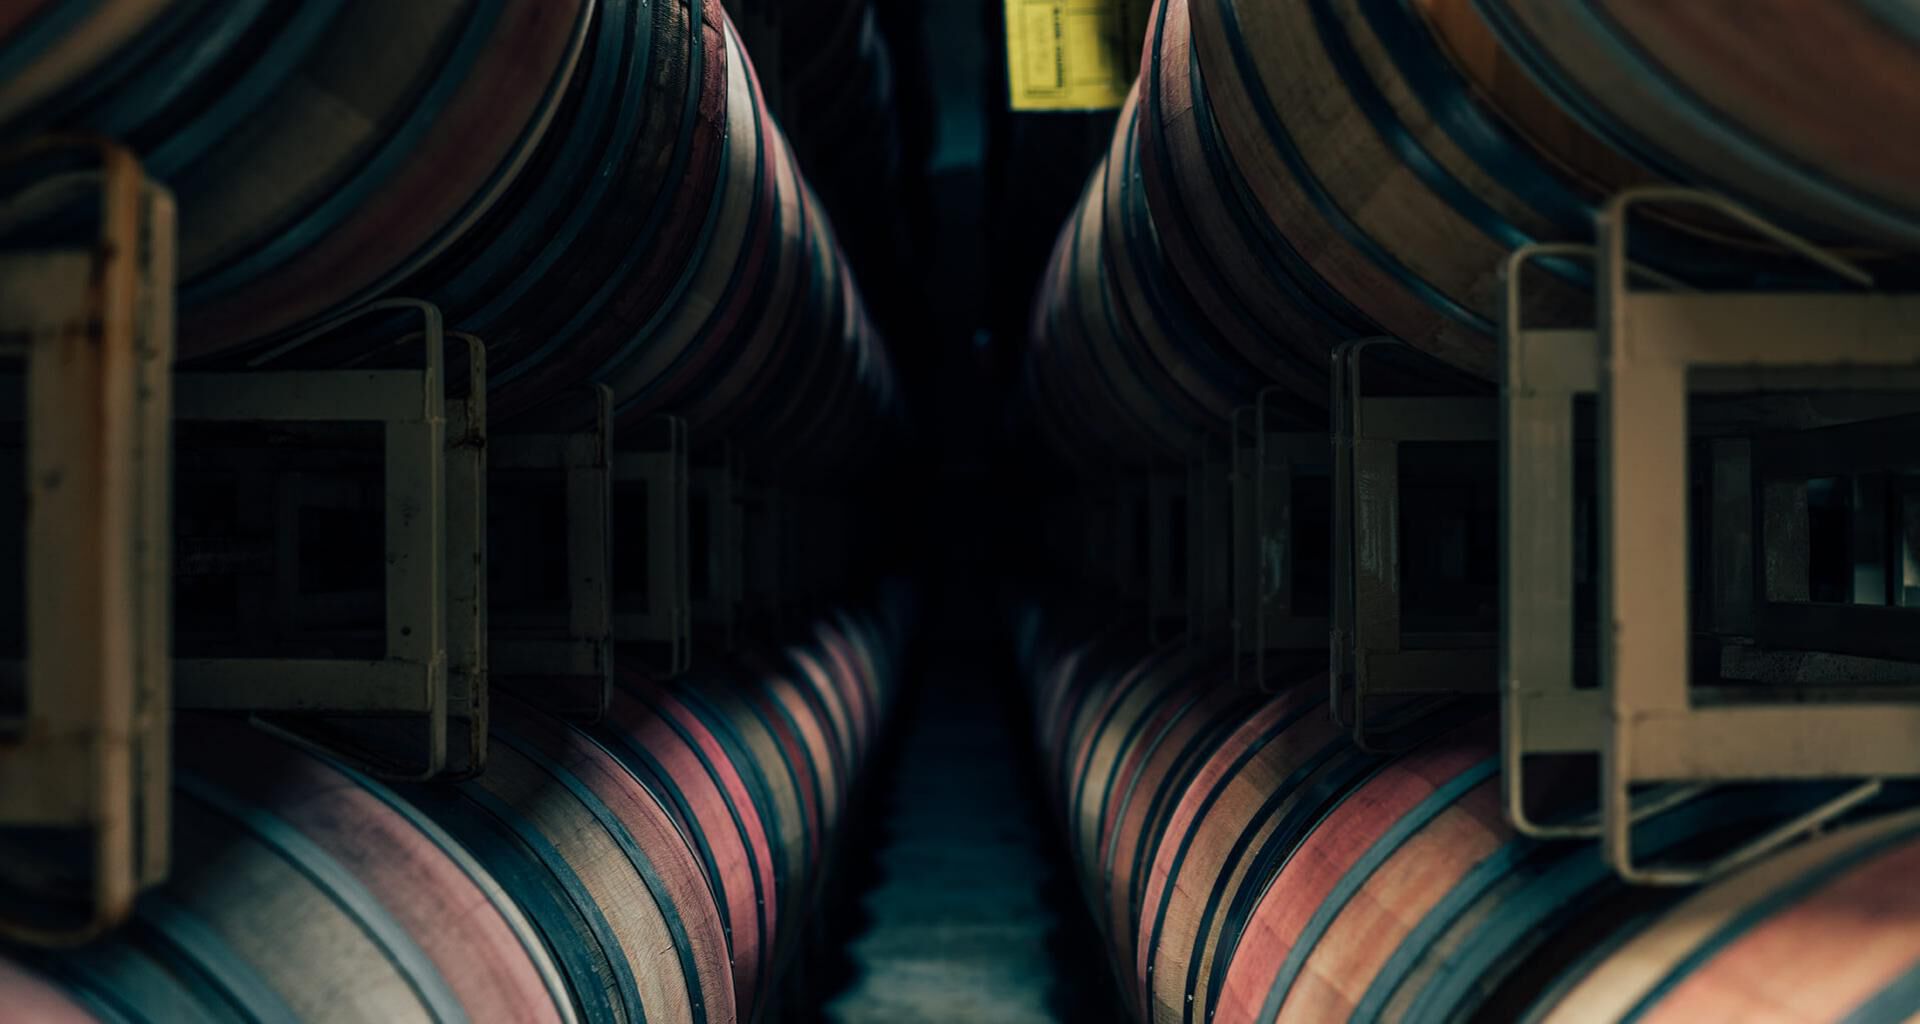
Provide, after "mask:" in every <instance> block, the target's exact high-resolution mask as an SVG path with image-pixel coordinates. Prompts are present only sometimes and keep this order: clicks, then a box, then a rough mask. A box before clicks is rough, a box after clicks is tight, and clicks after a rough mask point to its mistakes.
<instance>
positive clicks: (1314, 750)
mask: <svg viewBox="0 0 1920 1024" xmlns="http://www.w3.org/2000/svg"><path fill="white" fill-rule="evenodd" d="M1377 760H1378V759H1377V758H1375V757H1372V756H1370V755H1367V754H1364V753H1362V752H1360V751H1359V750H1357V749H1355V748H1354V747H1353V746H1352V744H1351V742H1350V741H1349V740H1348V738H1347V735H1346V732H1345V730H1343V729H1341V728H1340V727H1339V725H1338V724H1336V723H1335V722H1334V721H1333V719H1332V716H1331V715H1329V714H1327V708H1326V694H1325V687H1324V686H1314V685H1311V684H1307V685H1302V686H1300V687H1296V688H1293V689H1290V690H1287V691H1285V692H1283V693H1281V694H1280V695H1279V696H1278V697H1276V698H1275V699H1273V700H1271V701H1268V702H1267V703H1266V704H1265V705H1263V706H1262V707H1261V708H1260V709H1259V710H1258V711H1256V712H1255V713H1254V715H1253V716H1252V717H1251V718H1248V719H1246V720H1245V721H1243V722H1241V723H1238V724H1237V727H1236V728H1235V729H1234V730H1233V731H1232V733H1231V734H1229V735H1228V736H1226V737H1225V738H1224V740H1223V741H1222V742H1221V743H1220V745H1219V746H1218V747H1216V748H1214V749H1213V750H1212V751H1209V753H1208V755H1207V757H1206V759H1205V761H1204V762H1203V763H1202V765H1201V767H1200V769H1199V770H1198V771H1197V772H1195V773H1194V775H1193V778H1192V781H1191V782H1189V783H1188V784H1187V785H1186V787H1184V790H1183V792H1182V793H1181V794H1180V796H1179V798H1178V800H1177V801H1176V802H1175V803H1174V807H1173V811H1172V813H1171V814H1170V815H1169V816H1168V818H1167V821H1166V824H1165V826H1164V828H1163V829H1162V830H1161V835H1160V841H1159V843H1158V845H1157V847H1156V848H1155V849H1154V850H1153V851H1152V852H1151V854H1150V855H1149V860H1148V863H1149V864H1150V865H1151V867H1150V868H1149V869H1148V873H1147V875H1146V884H1145V886H1144V888H1143V890H1142V894H1143V898H1142V900H1141V904H1140V906H1141V915H1140V921H1139V927H1138V941H1137V943H1136V948H1135V952H1134V971H1135V975H1134V981H1135V984H1137V985H1138V986H1139V987H1140V1000H1141V1001H1140V1005H1141V1006H1143V1007H1145V1008H1146V1014H1145V1016H1146V1019H1148V1020H1151V1021H1155V1022H1166V1021H1177V1020H1187V1019H1191V1018H1189V1017H1188V1014H1190V1013H1191V1012H1193V1007H1194V1006H1195V1005H1196V1004H1197V1005H1199V1006H1201V1007H1205V1006H1207V1005H1209V1004H1208V1003H1207V1002H1206V1000H1207V999H1208V998H1209V996H1210V986H1211V982H1212V966H1213V964H1214V962H1215V958H1216V956H1218V955H1219V951H1220V946H1219V944H1220V942H1221V937H1222V934H1223V933H1224V932H1226V931H1227V929H1228V927H1229V925H1230V924H1231V922H1232V919H1233V915H1234V910H1235V909H1236V908H1237V907H1238V906H1239V905H1240V904H1242V903H1243V902H1244V901H1245V900H1246V895H1245V894H1246V893H1247V892H1248V891H1249V890H1252V891H1258V890H1259V889H1260V888H1262V887H1263V875H1264V874H1265V872H1266V871H1267V870H1270V869H1269V867H1268V866H1269V865H1270V864H1271V863H1272V862H1273V860H1274V859H1275V858H1277V857H1282V856H1284V855H1285V853H1286V852H1288V851H1290V850H1291V849H1292V847H1293V845H1294V844H1295V843H1296V842H1298V840H1299V838H1300V837H1301V836H1302V835H1303V834H1304V832H1305V830H1306V829H1307V828H1308V827H1310V826H1311V824H1312V822H1313V821H1315V820H1317V818H1318V817H1319V816H1320V815H1321V814H1324V813H1325V812H1326V810H1327V808H1328V807H1329V806H1331V805H1332V804H1333V803H1336V802H1337V801H1338V800H1339V799H1340V797H1341V796H1342V795H1344V793H1345V791H1346V790H1347V789H1348V788H1349V787H1351V786H1352V785H1353V784H1354V783H1355V781H1356V780H1357V779H1359V778H1361V777H1364V775H1365V773H1367V772H1368V771H1369V770H1370V769H1371V768H1372V767H1373V766H1374V764H1375V763H1376V762H1377Z"/></svg>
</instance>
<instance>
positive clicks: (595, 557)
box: [489, 384, 614, 721]
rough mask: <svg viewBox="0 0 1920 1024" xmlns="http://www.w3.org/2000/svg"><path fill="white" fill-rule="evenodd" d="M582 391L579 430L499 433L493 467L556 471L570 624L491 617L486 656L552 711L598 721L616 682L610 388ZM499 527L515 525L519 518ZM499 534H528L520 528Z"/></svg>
mask: <svg viewBox="0 0 1920 1024" xmlns="http://www.w3.org/2000/svg"><path fill="white" fill-rule="evenodd" d="M576 397H577V398H578V399H579V401H580V405H581V407H582V410H581V413H580V415H578V416H576V417H575V420H576V422H577V423H578V428H577V429H574V430H571V431H566V432H556V431H541V432H537V433H525V434H519V433H502V434H499V435H496V436H495V437H494V439H493V443H492V446H491V448H492V456H491V457H492V460H493V468H494V469H496V470H507V471H519V472H535V473H540V474H543V475H545V476H551V477H553V478H554V480H555V483H556V484H557V485H558V487H559V489H560V490H561V491H562V492H563V493H564V495H565V499H564V500H565V504H566V514H565V517H564V522H565V528H564V535H563V536H561V537H560V538H557V540H558V543H557V544H554V547H556V548H557V549H558V550H556V551H555V552H554V554H555V555H556V557H558V558H559V559H561V560H563V561H564V562H565V564H566V567H567V572H566V596H565V598H564V599H563V601H564V608H563V609H561V611H562V616H561V617H562V618H563V619H564V621H565V624H564V626H562V627H560V628H559V629H557V630H556V629H553V628H549V627H546V626H535V625H528V624H524V623H513V622H508V621H502V619H501V617H499V616H495V617H494V619H493V621H492V623H491V626H490V631H489V632H490V636H489V655H490V658H491V662H492V665H491V671H492V674H493V678H494V680H495V681H496V682H498V683H500V684H501V685H503V686H505V687H507V688H508V689H511V690H513V691H514V692H515V693H517V694H520V695H521V696H524V697H526V698H528V699H529V700H532V701H533V702H534V703H535V704H537V705H539V706H540V707H542V708H544V709H546V710H547V711H550V712H552V713H554V714H557V715H562V716H565V717H569V718H575V719H581V720H587V721H597V720H598V719H599V718H600V717H601V716H602V715H604V714H606V710H607V705H608V702H609V700H610V699H611V697H612V691H613V611H612V608H613V583H612V575H613V572H612V569H613V511H612V509H613V462H614V454H613V451H614V437H613V391H612V389H610V388H608V387H607V386H606V385H604V384H592V385H588V386H587V387H585V388H582V389H581V390H580V391H579V392H578V393H577V394H576ZM502 526H503V528H505V529H508V530H513V524H505V523H503V524H502ZM499 540H501V541H507V540H511V541H513V542H515V543H523V542H526V541H527V538H526V537H525V536H524V535H523V534H521V533H520V532H518V531H515V532H514V537H512V538H499ZM554 540H555V538H546V542H548V543H552V542H553V541H554Z"/></svg>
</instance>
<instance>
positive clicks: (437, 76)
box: [0, 0, 594, 358]
mask: <svg viewBox="0 0 1920 1024" xmlns="http://www.w3.org/2000/svg"><path fill="white" fill-rule="evenodd" d="M48 6H49V8H50V9H49V10H48V11H47V12H44V13H43V14H42V15H40V16H39V17H38V18H36V19H35V24H34V25H30V26H29V27H30V28H34V27H37V28H39V29H41V30H42V31H44V32H48V33H52V34H54V35H56V36H57V38H56V39H55V40H53V41H52V43H51V45H50V46H49V47H48V48H47V49H46V50H45V51H44V52H43V54H42V59H41V60H40V61H38V62H35V63H34V64H33V65H32V66H30V67H28V68H26V69H23V70H21V71H19V72H18V73H17V74H16V75H14V76H8V75H0V90H5V91H7V93H8V94H12V92H13V91H15V90H17V89H19V88H20V87H22V85H23V83H24V84H25V89H26V91H36V90H34V89H33V87H32V85H31V83H32V82H33V81H34V80H35V78H36V74H37V73H38V72H49V73H53V74H57V75H59V76H60V77H61V78H62V80H63V85H62V87H60V88H58V89H53V90H37V91H38V92H39V93H40V97H39V98H40V102H38V103H36V104H33V105H32V106H31V107H27V106H25V104H24V103H23V104H22V106H21V107H20V108H16V109H15V110H14V113H15V115H16V116H12V117H9V116H8V105H7V104H6V102H5V101H4V100H0V134H5V135H7V136H8V137H20V136H23V135H25V134H27V133H30V132H34V131H40V130H46V129H49V128H56V129H58V130H62V131H76V130H77V131H90V132H95V133H98V134H102V135H106V136H109V137H112V138H116V139H119V140H122V141H125V142H126V143H128V144H129V145H130V146H132V147H133V148H134V149H135V150H136V151H137V152H138V153H139V154H140V157H141V160H142V164H143V167H144V168H145V170H146V171H147V172H148V173H149V174H151V175H153V176H154V177H156V178H157V179H159V180H160V181H162V182H164V183H165V184H166V185H167V186H168V187H169V188H171V189H172V191H173V193H174V195H175V197H176V199H177V201H178V203H179V209H180V225H181V229H180V278H181V291H180V307H181V327H180V337H179V348H180V352H181V354H182V356H183V358H192V357H196V356H202V355H207V354H210V353H213V352H217V351H220V350H223V349H228V348H231V347H232V346H234V345H237V344H241V343H244V342H248V341H252V340H253V339H256V338H259V337H261V336H264V335H268V334H272V333H274V332H276V331H279V330H282V329H284V328H288V327H291V326H292V325H294V324H297V323H299V322H301V321H304V320H307V319H309V318H312V317H317V316H321V315H325V314H327V313H330V312H337V311H339V310H340V309H343V308H345V307H347V306H349V305H352V304H354V303H356V302H358V301H364V300H365V299H368V298H372V297H374V296H375V295H377V294H379V293H380V292H382V291H385V290H388V289H390V288H391V287H392V286H393V285H395V284H396V283H397V282H398V281H399V280H400V279H401V278H402V277H403V276H405V275H406V274H407V273H409V272H411V271H413V270H415V269H417V268H419V267H421V266H423V265H425V264H426V262H427V261H429V260H430V259H431V258H433V257H434V256H435V255H436V254H439V253H442V252H444V251H445V250H446V249H447V247H448V246H449V245H451V244H452V243H453V242H454V241H455V240H456V239H458V238H459V237H461V236H462V234H463V233H465V232H466V231H468V230H469V229H470V228H472V227H473V225H474V224H475V223H476V222H477V221H478V220H479V219H480V218H481V217H483V216H484V215H485V214H486V213H487V212H488V211H489V210H491V209H493V208H494V207H495V206H496V204H498V202H499V201H500V199H501V197H502V196H503V195H504V194H505V193H506V192H507V189H508V187H509V186H510V185H511V184H512V183H513V182H514V180H515V179H516V178H517V177H518V176H519V174H520V172H521V171H522V170H523V169H524V168H525V167H526V165H527V164H528V162H529V161H530V160H532V159H533V155H534V152H535V150H536V149H537V148H538V147H539V145H540V144H541V142H542V141H543V140H544V139H545V138H546V137H547V134H548V129H549V127H550V126H551V125H552V123H553V121H554V118H555V114H556V113H557V111H558V110H559V107H560V105H561V99H562V97H563V96H564V95H565V94H566V92H567V89H568V86H569V83H570V82H572V80H573V77H574V71H575V69H576V67H577V65H578V64H579V62H580V60H581V57H582V54H583V52H584V49H585V46H586V43H587V39H588V35H589V27H590V22H591V20H592V16H593V12H594V6H593V5H592V4H589V3H583V2H579V0H563V2H560V3H543V2H537V0H430V2H425V3H408V4H391V3H383V2H378V0H350V2H345V3H341V2H327V3H313V4H299V5H277V4H259V3H226V4H195V3H179V2H175V3H169V4H152V3H128V2H113V3H106V4H98V5H96V4H91V3H87V2H84V0H81V2H66V3H59V4H52V5H48ZM90 7H95V8H98V9H97V10H95V11H93V12H92V13H91V14H89V15H86V16H82V17H79V18H78V19H65V20H64V21H63V20H62V15H63V14H64V12H66V11H71V10H77V9H84V8H90ZM136 17H137V19H138V27H137V30H134V28H133V25H134V22H133V21H132V20H130V19H135V18H136ZM83 55H84V56H83ZM53 65H57V66H58V67H57V68H56V67H53Z"/></svg>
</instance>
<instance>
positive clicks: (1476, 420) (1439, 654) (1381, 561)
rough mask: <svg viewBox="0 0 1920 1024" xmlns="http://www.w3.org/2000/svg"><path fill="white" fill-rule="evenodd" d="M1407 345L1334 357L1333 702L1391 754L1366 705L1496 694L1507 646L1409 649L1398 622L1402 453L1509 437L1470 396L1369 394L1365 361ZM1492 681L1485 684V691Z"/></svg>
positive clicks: (1487, 403) (1343, 719) (1346, 721)
mask: <svg viewBox="0 0 1920 1024" xmlns="http://www.w3.org/2000/svg"><path fill="white" fill-rule="evenodd" d="M1403 344H1404V343H1403V342H1401V341H1399V340H1398V339H1394V338H1386V337H1373V338H1361V339H1357V340H1354V341H1350V342H1347V343H1345V344H1343V345H1341V346H1340V347H1339V348H1337V349H1336V350H1335V351H1334V355H1333V372H1332V384H1333V392H1332V412H1333V530H1334V533H1333V621H1332V624H1331V632H1330V646H1331V648H1332V663H1331V666H1330V669H1329V671H1328V673H1327V677H1328V687H1329V693H1328V706H1329V707H1330V708H1331V709H1332V713H1333V717H1334V721H1336V722H1337V723H1339V724H1340V725H1341V726H1343V727H1345V728H1348V729H1351V730H1352V733H1353V739H1354V742H1355V743H1356V744H1358V745H1359V746H1360V747H1361V749H1363V750H1369V751H1380V752H1386V751H1391V750H1392V749H1394V744H1393V743H1391V741H1390V740H1391V735H1390V730H1386V729H1376V728H1375V723H1373V722H1372V721H1371V719H1370V717H1369V714H1368V708H1369V706H1370V705H1371V704H1372V703H1373V702H1374V701H1376V700H1380V699H1383V698H1410V697H1412V698H1417V697H1430V696H1436V695H1442V694H1457V693H1479V692H1492V690H1493V686H1494V679H1495V673H1496V667H1497V657H1498V640H1497V639H1496V638H1495V637H1494V636H1492V635H1491V634H1481V633H1477V632H1471V633H1457V634H1451V633H1450V634H1429V636H1428V640H1429V641H1432V640H1435V639H1439V640H1444V641H1446V642H1447V643H1446V644H1445V645H1440V646H1433V645H1429V646H1422V647H1409V646H1407V638H1406V635H1405V632H1404V630H1403V627H1402V617H1401V606H1400V604H1401V602H1400V598H1401V582H1402V581H1401V578H1400V577H1401V569H1400V445H1401V444H1403V443H1409V442H1434V441H1438V442H1450V441H1466V442H1485V443H1487V444H1489V445H1491V444H1493V443H1495V442H1497V441H1498V440H1499V437H1500V430H1499V419H1498V413H1499V410H1498V406H1497V405H1496V403H1495V402H1494V401H1493V400H1491V399H1482V398H1472V397H1413V398H1401V397H1370V396H1368V395H1366V393H1365V388H1364V378H1365V373H1364V359H1365V357H1366V354H1367V353H1368V352H1369V351H1370V350H1372V349H1375V348H1379V347H1382V346H1388V345H1393V346H1399V345H1403ZM1483 683H1484V686H1483V685H1482V684H1483Z"/></svg>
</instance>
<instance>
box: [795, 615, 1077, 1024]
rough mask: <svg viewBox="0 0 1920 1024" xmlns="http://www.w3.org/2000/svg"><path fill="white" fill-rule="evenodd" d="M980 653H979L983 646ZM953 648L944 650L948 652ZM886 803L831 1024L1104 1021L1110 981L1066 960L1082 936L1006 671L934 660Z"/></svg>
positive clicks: (882, 797) (829, 1013) (906, 728)
mask: <svg viewBox="0 0 1920 1024" xmlns="http://www.w3.org/2000/svg"><path fill="white" fill-rule="evenodd" d="M976 642H977V641H976ZM955 646H957V645H945V644H943V645H940V647H939V648H938V650H940V651H942V652H947V651H952V650H953V649H954V648H955ZM929 660H932V661H935V662H941V661H943V660H944V661H946V662H947V664H943V665H938V666H937V667H935V668H934V669H933V671H932V673H931V675H930V677H929V678H927V679H926V680H925V689H924V690H923V691H922V692H921V694H920V695H919V698H918V699H917V700H915V701H914V704H913V706H912V707H911V708H910V709H908V720H907V721H903V722H901V723H900V726H901V727H902V730H903V735H902V736H901V737H900V739H901V751H900V755H899V761H898V765H897V768H896V770H895V771H894V772H893V773H892V774H891V777H890V781H891V783H892V789H891V791H890V792H889V791H885V790H882V791H879V792H876V793H875V794H874V801H875V806H874V807H873V808H872V811H873V813H874V814H875V815H876V816H877V817H876V821H877V822H878V824H877V826H876V828H875V835H874V836H873V837H872V841H874V842H875V843H876V844H877V847H878V848H877V850H876V853H875V856H874V862H875V870H874V871H873V874H872V877H871V879H870V880H869V884H868V887H867V890H866V892H865V894H864V895H863V896H862V897H860V899H861V900H862V902H863V906H862V907H861V908H860V909H861V911H862V915H861V916H862V918H863V920H864V924H865V928H864V930H862V931H859V932H857V933H856V934H855V936H854V937H853V940H852V942H851V943H850V945H849V948H848V950H847V957H848V959H849V960H850V961H851V963H850V965H849V966H850V968H851V981H850V983H849V985H848V987H847V989H846V990H845V991H843V992H841V993H840V994H839V995H838V996H837V997H835V998H834V999H833V1000H831V1001H830V1002H829V1004H828V1006H827V1007H826V1011H825V1019H826V1020H828V1021H832V1022H834V1024H916V1022H926V1024H947V1022H952V1024H963V1022H965V1024H974V1022H981V1021H994V1022H1003V1024H1027V1022H1052V1021H1077V1020H1095V1019H1101V1018H1100V1017H1099V1015H1098V1014H1097V1013H1093V1012H1091V1010H1090V1008H1088V1007H1086V1006H1084V1005H1081V1004H1083V1003H1084V1002H1085V1000H1087V999H1088V998H1089V993H1103V992H1104V991H1105V990H1106V988H1107V987H1108V985H1107V980H1106V979H1105V978H1104V977H1100V976H1098V975H1097V974H1095V973H1094V971H1096V970H1097V966H1095V964H1094V962H1092V961H1090V960H1083V959H1081V958H1080V957H1078V956H1077V955H1073V954H1071V953H1067V952H1064V951H1068V950H1072V949H1074V948H1076V947H1078V948H1087V947H1085V946H1084V945H1082V944H1079V943H1075V942H1071V941H1067V935H1068V933H1069V932H1074V931H1078V930H1079V929H1080V928H1081V927H1083V925H1082V923H1081V922H1080V921H1079V919H1078V913H1077V911H1078V908H1077V905H1076V904H1074V903H1073V902H1072V900H1071V895H1072V894H1071V892H1070V891H1069V889H1068V888H1067V886H1068V882H1067V880H1066V879H1067V876H1066V875H1065V874H1064V873H1062V871H1061V870H1060V867H1059V864H1058V863H1057V860H1056V857H1055V849H1054V847H1053V846H1052V845H1051V838H1052V837H1051V835H1050V834H1049V833H1047V832H1046V831H1044V826H1043V825H1042V824H1041V818H1040V814H1039V810H1040V809H1039V808H1038V807H1037V806H1036V805H1035V803H1034V801H1035V800H1036V799H1037V794H1038V788H1037V786H1036V785H1035V784H1034V782H1033V780H1032V779H1031V777H1030V772H1029V765H1028V762H1027V761H1026V759H1025V748H1024V747H1023V746H1021V745H1020V742H1019V740H1020V737H1016V736H1015V735H1013V729H1014V726H1013V725H1012V723H1010V721H1009V719H1008V716H1007V714H1006V711H1005V705H1004V703H1003V700H1002V694H1001V688H1002V687H1003V686H1004V682H1003V680H1004V679H1005V678H1007V677H1006V675H1005V674H1004V673H1000V674H996V673H994V672H993V671H992V670H990V669H988V668H985V667H979V666H966V665H955V664H953V662H954V661H955V660H956V659H953V658H950V657H949V658H946V659H942V658H941V657H940V655H939V654H936V655H935V657H934V658H932V659H929Z"/></svg>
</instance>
